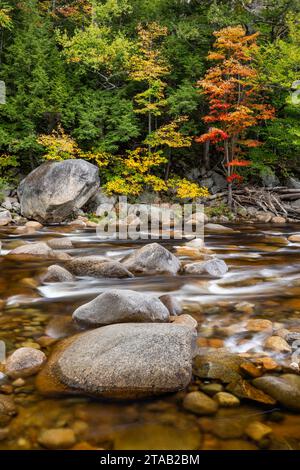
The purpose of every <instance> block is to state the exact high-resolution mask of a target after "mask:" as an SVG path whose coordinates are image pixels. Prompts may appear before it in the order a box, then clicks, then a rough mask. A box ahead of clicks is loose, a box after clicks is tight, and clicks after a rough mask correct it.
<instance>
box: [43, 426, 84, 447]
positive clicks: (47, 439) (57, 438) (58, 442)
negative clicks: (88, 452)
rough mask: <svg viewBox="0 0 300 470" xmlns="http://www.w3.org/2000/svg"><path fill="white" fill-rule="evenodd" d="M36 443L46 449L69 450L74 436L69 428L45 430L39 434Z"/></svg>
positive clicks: (74, 440) (74, 439) (73, 442)
mask: <svg viewBox="0 0 300 470" xmlns="http://www.w3.org/2000/svg"><path fill="white" fill-rule="evenodd" d="M38 442H39V444H40V445H41V446H42V447H46V449H52V450H56V449H69V448H70V447H72V446H73V445H74V444H75V442H76V438H75V434H74V431H73V429H70V428H57V429H46V430H45V431H43V432H42V433H41V435H40V436H39V438H38Z"/></svg>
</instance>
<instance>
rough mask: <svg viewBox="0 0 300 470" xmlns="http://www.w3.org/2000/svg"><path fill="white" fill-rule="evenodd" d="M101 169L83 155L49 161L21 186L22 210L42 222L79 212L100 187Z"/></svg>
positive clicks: (31, 217)
mask: <svg viewBox="0 0 300 470" xmlns="http://www.w3.org/2000/svg"><path fill="white" fill-rule="evenodd" d="M99 187H100V180H99V170H98V168H97V167H96V166H94V165H92V164H91V163H89V162H86V161H85V160H81V159H69V160H64V161H59V162H46V163H43V164H42V165H41V166H39V167H38V168H36V169H35V170H33V171H32V172H31V173H30V174H29V175H28V176H27V177H26V178H25V179H24V180H23V181H21V183H20V185H19V188H18V195H19V199H20V203H21V213H22V215H23V216H24V217H27V218H28V219H33V220H37V221H38V222H41V223H45V222H47V223H59V222H63V221H64V220H66V219H67V218H68V217H70V216H71V215H72V214H73V213H76V212H77V211H78V209H80V208H81V207H82V206H84V204H86V203H87V202H88V201H89V199H91V197H93V196H94V195H95V194H96V192H97V191H98V190H99Z"/></svg>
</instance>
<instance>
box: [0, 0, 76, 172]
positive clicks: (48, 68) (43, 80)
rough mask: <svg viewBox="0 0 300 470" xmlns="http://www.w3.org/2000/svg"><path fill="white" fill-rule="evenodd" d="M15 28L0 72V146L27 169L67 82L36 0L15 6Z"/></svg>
mask: <svg viewBox="0 0 300 470" xmlns="http://www.w3.org/2000/svg"><path fill="white" fill-rule="evenodd" d="M12 13H14V15H15V21H14V31H13V35H11V40H10V41H9V42H8V41H7V45H6V48H5V51H4V54H3V62H2V67H1V76H2V79H3V80H4V81H5V83H6V91H7V99H6V104H5V105H4V106H2V107H1V109H0V118H1V129H0V151H1V152H2V153H3V154H4V155H11V156H12V157H13V159H14V160H15V159H17V160H18V162H19V164H21V165H22V168H23V169H24V170H25V171H26V170H28V169H30V168H34V167H35V166H36V164H37V163H38V162H39V155H40V146H39V145H38V144H37V142H36V138H37V135H38V134H39V133H40V132H43V131H44V132H47V131H48V132H51V130H52V129H53V128H54V127H55V125H56V124H57V122H58V121H59V119H60V116H61V112H62V109H63V104H64V102H65V101H66V100H67V96H68V84H67V80H66V76H65V73H64V68H63V64H62V62H61V60H60V55H59V52H58V50H57V49H56V44H55V39H54V36H53V31H51V25H50V23H49V22H48V21H47V20H46V19H45V18H43V17H42V16H41V14H40V12H39V8H38V2H37V1H36V0H29V1H27V2H26V4H25V3H22V2H20V3H19V4H18V5H17V6H16V9H15V10H14V12H12Z"/></svg>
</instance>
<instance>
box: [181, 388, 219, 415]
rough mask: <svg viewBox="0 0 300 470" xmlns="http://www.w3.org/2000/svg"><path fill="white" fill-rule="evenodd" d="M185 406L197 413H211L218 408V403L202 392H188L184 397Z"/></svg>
mask: <svg viewBox="0 0 300 470" xmlns="http://www.w3.org/2000/svg"><path fill="white" fill-rule="evenodd" d="M183 407H184V408H185V409H186V410H188V411H191V412H192V413H195V414H197V415H211V414H215V413H216V412H217V410H218V405H217V403H216V402H215V401H214V400H213V399H212V398H210V397H208V396H207V395H205V393H202V392H190V393H188V394H187V395H186V396H185V397H184V400H183Z"/></svg>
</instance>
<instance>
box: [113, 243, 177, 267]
mask: <svg viewBox="0 0 300 470" xmlns="http://www.w3.org/2000/svg"><path fill="white" fill-rule="evenodd" d="M122 264H123V266H125V267H126V268H127V269H129V271H130V272H132V273H146V274H162V273H166V274H177V273H178V271H179V269H180V262H179V260H178V258H176V256H174V255H173V254H172V253H171V252H170V251H169V250H167V249H166V248H164V247H163V246H161V245H159V243H150V244H149V245H145V246H143V247H142V248H139V249H137V250H135V251H134V252H133V253H132V254H131V255H129V256H127V257H126V258H124V259H123V260H122Z"/></svg>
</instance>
